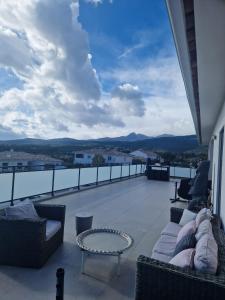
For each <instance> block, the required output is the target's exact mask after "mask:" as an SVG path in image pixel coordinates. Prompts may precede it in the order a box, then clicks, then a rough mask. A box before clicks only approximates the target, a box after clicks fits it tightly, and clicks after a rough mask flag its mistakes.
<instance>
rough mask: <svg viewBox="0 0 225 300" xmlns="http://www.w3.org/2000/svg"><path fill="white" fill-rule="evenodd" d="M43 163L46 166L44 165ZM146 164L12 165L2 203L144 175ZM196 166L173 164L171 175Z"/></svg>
mask: <svg viewBox="0 0 225 300" xmlns="http://www.w3.org/2000/svg"><path fill="white" fill-rule="evenodd" d="M42 167H43V166H42ZM145 169H146V165H145V164H136V165H132V164H129V165H116V166H100V167H82V168H81V167H80V168H77V167H76V168H75V167H72V168H63V169H62V168H60V169H59V168H58V167H56V168H55V167H52V168H48V169H47V170H33V171H31V170H30V167H27V168H26V167H23V170H18V168H17V167H12V169H11V171H10V172H4V173H0V191H1V193H0V203H5V202H10V204H11V205H13V202H14V200H19V199H25V198H35V197H39V196H41V195H45V194H46V195H49V196H54V195H55V193H56V192H60V191H64V190H71V189H72V190H77V191H79V190H81V189H83V188H84V187H88V186H98V185H99V184H102V183H111V182H115V181H118V180H122V179H128V178H131V177H135V176H139V175H143V174H144V173H145ZM195 171H196V170H195V169H193V168H182V167H176V166H170V177H171V178H193V177H194V176H195Z"/></svg>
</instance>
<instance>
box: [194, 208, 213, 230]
mask: <svg viewBox="0 0 225 300" xmlns="http://www.w3.org/2000/svg"><path fill="white" fill-rule="evenodd" d="M211 218H212V213H211V211H210V209H207V208H202V209H201V210H200V212H199V213H198V214H197V216H196V226H197V227H198V226H199V225H200V223H201V222H202V221H204V220H211Z"/></svg>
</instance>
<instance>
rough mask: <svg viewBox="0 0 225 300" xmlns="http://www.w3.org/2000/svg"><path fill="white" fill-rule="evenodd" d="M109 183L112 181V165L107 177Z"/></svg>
mask: <svg viewBox="0 0 225 300" xmlns="http://www.w3.org/2000/svg"><path fill="white" fill-rule="evenodd" d="M109 181H110V182H111V181H112V165H111V166H110V175H109Z"/></svg>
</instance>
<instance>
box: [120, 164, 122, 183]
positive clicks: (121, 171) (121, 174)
mask: <svg viewBox="0 0 225 300" xmlns="http://www.w3.org/2000/svg"><path fill="white" fill-rule="evenodd" d="M122 172H123V165H122V164H121V167H120V180H122Z"/></svg>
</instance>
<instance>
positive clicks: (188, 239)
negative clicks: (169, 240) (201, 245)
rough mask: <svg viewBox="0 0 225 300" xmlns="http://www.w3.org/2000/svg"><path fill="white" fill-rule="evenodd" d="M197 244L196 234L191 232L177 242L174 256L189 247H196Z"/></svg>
mask: <svg viewBox="0 0 225 300" xmlns="http://www.w3.org/2000/svg"><path fill="white" fill-rule="evenodd" d="M195 245H196V238H195V234H194V233H191V234H188V235H185V236H184V237H183V238H182V239H181V240H180V241H179V242H178V243H177V244H176V247H175V250H174V253H173V256H175V255H177V254H178V253H180V252H181V251H183V250H185V249H189V248H195Z"/></svg>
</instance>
